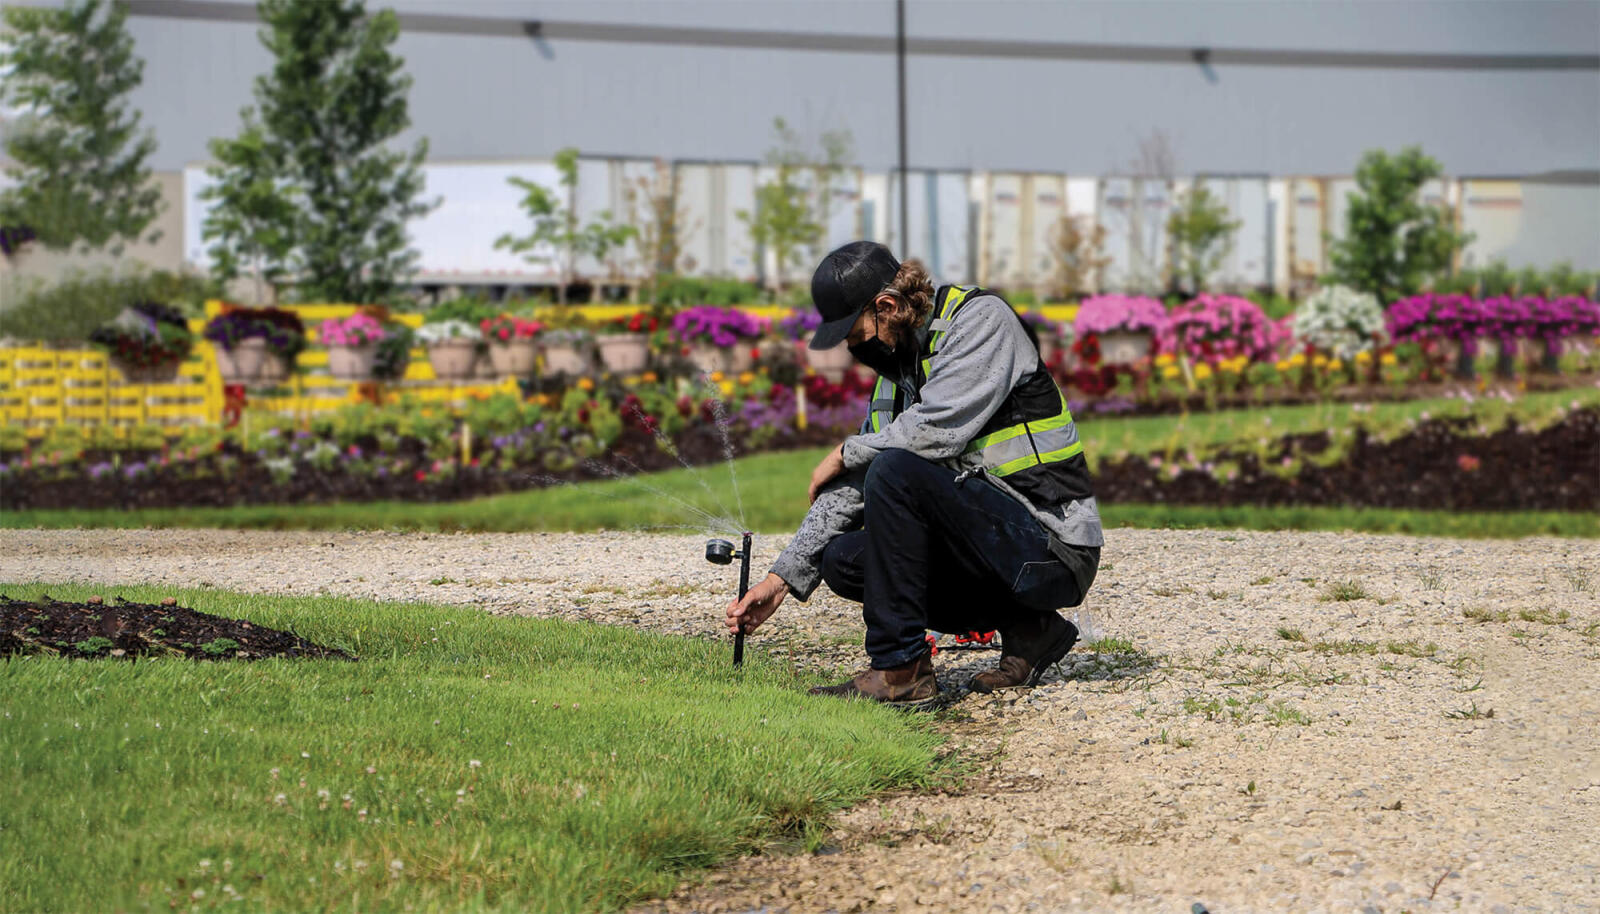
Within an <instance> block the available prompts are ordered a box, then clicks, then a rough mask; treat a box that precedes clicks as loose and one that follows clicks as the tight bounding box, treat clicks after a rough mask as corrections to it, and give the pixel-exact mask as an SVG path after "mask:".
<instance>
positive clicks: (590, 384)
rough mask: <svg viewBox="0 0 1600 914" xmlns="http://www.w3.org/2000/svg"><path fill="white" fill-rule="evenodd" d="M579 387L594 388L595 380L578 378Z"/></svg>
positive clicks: (580, 388) (583, 388)
mask: <svg viewBox="0 0 1600 914" xmlns="http://www.w3.org/2000/svg"><path fill="white" fill-rule="evenodd" d="M578 389H579V390H594V382H593V381H591V380H589V379H588V378H579V379H578Z"/></svg>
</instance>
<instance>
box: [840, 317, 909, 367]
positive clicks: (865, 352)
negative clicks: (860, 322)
mask: <svg viewBox="0 0 1600 914" xmlns="http://www.w3.org/2000/svg"><path fill="white" fill-rule="evenodd" d="M845 348H847V349H849V350H850V354H851V355H852V356H854V357H855V360H856V361H857V362H860V363H861V364H863V365H865V366H867V367H868V368H870V369H872V370H873V371H876V372H877V373H878V374H882V375H893V374H898V373H899V371H900V359H899V358H898V357H897V356H896V354H895V350H894V349H893V348H891V347H890V346H889V344H887V343H885V342H884V341H883V340H880V339H878V313H877V312H876V311H874V312H873V313H872V335H871V336H869V337H867V338H866V339H865V340H862V341H861V342H859V343H852V344H850V345H849V346H847V347H845Z"/></svg>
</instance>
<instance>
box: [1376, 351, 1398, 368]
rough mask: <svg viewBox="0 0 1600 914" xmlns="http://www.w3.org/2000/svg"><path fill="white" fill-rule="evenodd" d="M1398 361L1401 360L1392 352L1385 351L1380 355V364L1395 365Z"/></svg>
mask: <svg viewBox="0 0 1600 914" xmlns="http://www.w3.org/2000/svg"><path fill="white" fill-rule="evenodd" d="M1398 361H1400V360H1399V359H1397V358H1395V355H1394V353H1392V352H1385V353H1384V354H1383V355H1380V356H1378V364H1380V365H1393V364H1395V363H1396V362H1398Z"/></svg>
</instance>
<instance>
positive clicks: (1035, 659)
mask: <svg viewBox="0 0 1600 914" xmlns="http://www.w3.org/2000/svg"><path fill="white" fill-rule="evenodd" d="M1077 642H1078V627H1077V626H1076V625H1073V624H1072V623H1071V622H1068V621H1067V620H1065V619H1063V618H1061V614H1060V613H1058V612H1054V611H1052V612H1047V613H1040V614H1039V615H1037V616H1034V617H1032V618H1030V619H1028V620H1027V621H1026V622H1024V623H1021V624H1017V625H1011V626H1004V627H1002V628H1001V629H1000V663H999V665H998V666H996V667H995V668H994V669H992V670H985V671H983V672H982V673H979V674H978V675H976V676H974V677H972V691H974V692H985V693H987V692H993V691H994V690H996V689H1009V688H1012V687H1013V686H1035V685H1038V684H1039V680H1040V679H1041V678H1042V677H1043V676H1044V673H1045V671H1046V670H1048V669H1050V668H1051V667H1052V666H1055V665H1056V664H1057V663H1058V662H1060V660H1061V658H1062V657H1065V656H1067V651H1070V650H1072V646H1073V645H1074V644H1076V643H1077Z"/></svg>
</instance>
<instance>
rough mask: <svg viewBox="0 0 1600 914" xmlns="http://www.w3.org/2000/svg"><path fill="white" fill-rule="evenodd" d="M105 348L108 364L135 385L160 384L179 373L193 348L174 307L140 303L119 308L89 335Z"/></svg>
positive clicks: (186, 324)
mask: <svg viewBox="0 0 1600 914" xmlns="http://www.w3.org/2000/svg"><path fill="white" fill-rule="evenodd" d="M89 341H90V342H92V343H95V344H96V345H98V346H100V347H102V348H104V349H105V350H106V356H107V358H108V359H109V360H110V362H111V367H113V368H115V369H116V370H117V371H118V372H120V373H121V374H122V377H123V378H124V379H125V380H126V381H128V382H130V383H134V384H160V383H165V382H168V381H171V380H172V379H174V378H176V377H177V376H178V367H179V366H180V365H182V364H183V360H184V359H185V358H187V357H188V356H189V351H190V350H191V349H192V348H193V347H194V335H193V334H191V333H190V332H189V325H188V321H186V320H185V319H184V317H183V314H182V313H181V312H179V311H178V310H177V309H175V308H169V307H167V306H166V305H162V304H158V303H156V302H143V303H140V304H137V305H132V306H130V307H127V308H124V309H122V311H121V312H120V313H119V314H118V315H117V316H116V317H115V318H114V319H112V320H111V322H110V323H107V324H106V325H104V326H102V327H100V328H98V329H96V330H95V331H94V332H93V333H91V334H90V335H89Z"/></svg>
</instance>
